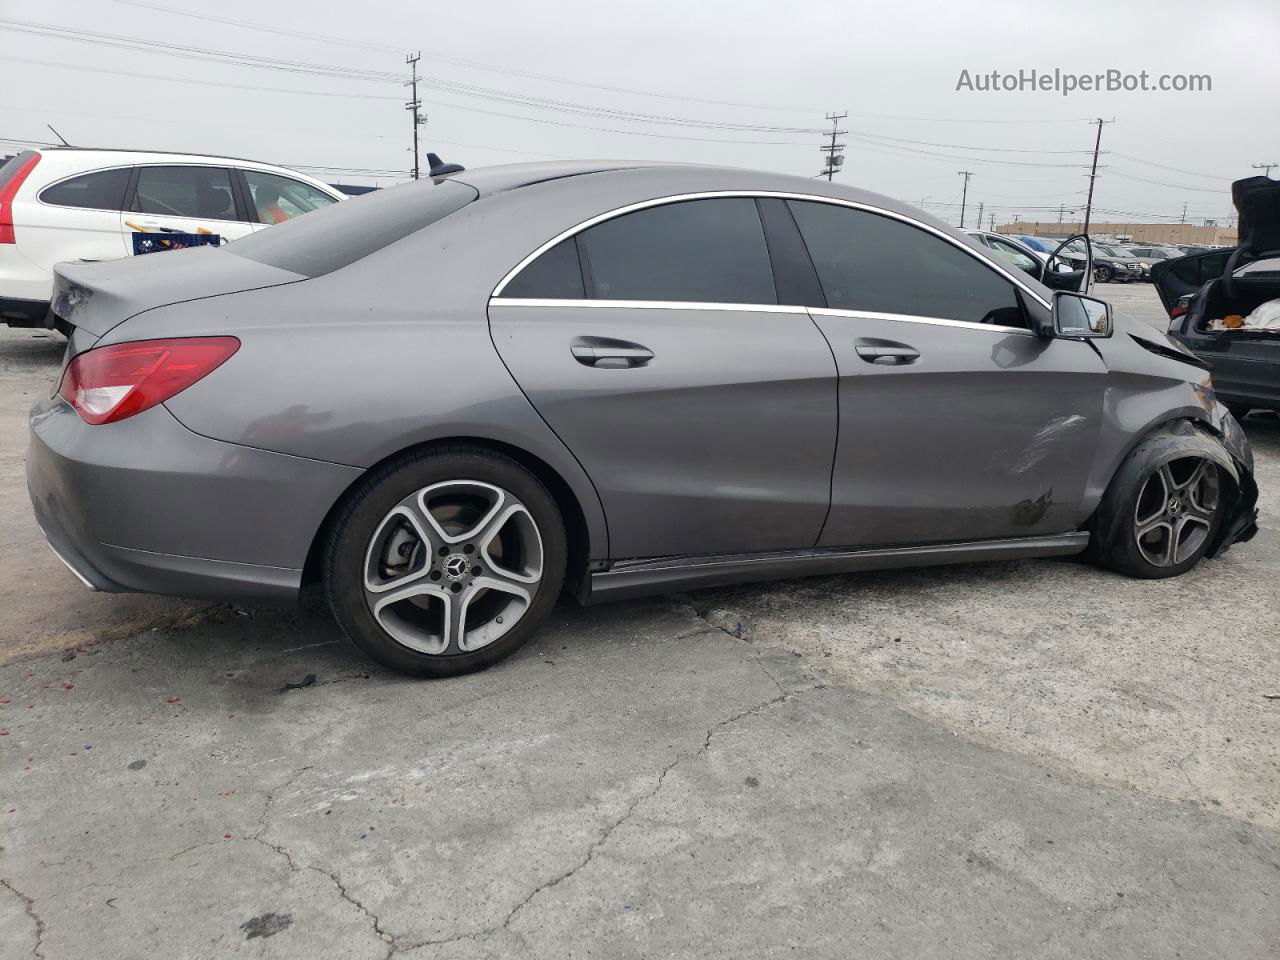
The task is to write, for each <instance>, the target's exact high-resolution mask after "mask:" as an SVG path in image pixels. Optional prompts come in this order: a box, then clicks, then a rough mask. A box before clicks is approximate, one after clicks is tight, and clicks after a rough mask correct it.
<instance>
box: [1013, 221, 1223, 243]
mask: <svg viewBox="0 0 1280 960" xmlns="http://www.w3.org/2000/svg"><path fill="white" fill-rule="evenodd" d="M1081 227H1083V224H1081V223H1028V222H1026V221H1015V222H1014V223H1005V224H1002V225H1001V226H999V227H997V228H996V230H997V231H998V232H1000V233H1009V234H1015V235H1016V234H1026V235H1028V236H1032V237H1044V238H1045V239H1052V238H1055V237H1056V238H1058V239H1060V240H1065V239H1066V238H1067V237H1070V236H1072V235H1073V234H1077V233H1079V232H1080V229H1081ZM1089 234H1090V236H1094V237H1127V238H1129V239H1130V240H1132V241H1134V242H1135V243H1199V244H1204V245H1206V246H1211V247H1212V246H1226V247H1234V246H1235V245H1236V243H1237V234H1236V228H1235V227H1220V226H1217V225H1216V224H1213V223H1212V222H1210V224H1209V225H1208V226H1197V225H1196V224H1191V223H1096V222H1095V223H1090V224H1089Z"/></svg>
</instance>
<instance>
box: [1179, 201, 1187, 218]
mask: <svg viewBox="0 0 1280 960" xmlns="http://www.w3.org/2000/svg"><path fill="white" fill-rule="evenodd" d="M1178 219H1179V221H1180V222H1181V223H1186V222H1187V202H1186V201H1185V200H1184V201H1182V216H1181V217H1179V218H1178Z"/></svg>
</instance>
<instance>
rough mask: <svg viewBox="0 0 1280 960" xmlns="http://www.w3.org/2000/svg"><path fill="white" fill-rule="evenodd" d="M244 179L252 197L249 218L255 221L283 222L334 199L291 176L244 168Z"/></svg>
mask: <svg viewBox="0 0 1280 960" xmlns="http://www.w3.org/2000/svg"><path fill="white" fill-rule="evenodd" d="M244 179H245V181H246V182H247V183H248V184H249V196H250V198H251V199H252V200H253V210H252V211H250V217H249V219H250V220H256V221H257V222H258V223H283V222H284V221H286V220H292V219H293V218H294V217H296V216H300V215H301V214H304V213H310V212H311V211H312V210H319V209H320V208H321V207H327V206H328V205H329V204H331V203H337V202H338V201H337V200H335V199H334V198H333V197H331V196H329V195H328V194H327V193H325V192H324V191H322V190H317V189H316V188H315V187H313V186H311V184H309V183H303V182H302V181H301V180H294V179H293V178H292V177H280V176H276V175H275V174H274V173H262V172H260V171H258V170H245V171H244Z"/></svg>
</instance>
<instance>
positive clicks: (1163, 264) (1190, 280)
mask: <svg viewBox="0 0 1280 960" xmlns="http://www.w3.org/2000/svg"><path fill="white" fill-rule="evenodd" d="M1233 252H1234V251H1233V250H1211V251H1209V252H1208V253H1192V254H1189V255H1187V256H1185V257H1178V258H1177V259H1175V260H1161V261H1160V262H1159V263H1156V264H1154V265H1152V267H1151V282H1152V283H1153V284H1155V288H1156V293H1158V294H1159V295H1160V302H1161V303H1163V304H1164V309H1165V312H1166V313H1168V314H1170V315H1172V314H1173V308H1174V306H1175V305H1176V304H1177V302H1178V300H1179V299H1180V298H1182V297H1184V296H1186V295H1187V294H1191V293H1195V292H1196V291H1198V290H1199V289H1200V288H1201V287H1203V286H1204V285H1205V284H1206V283H1208V282H1209V281H1210V280H1216V279H1217V278H1218V277H1220V276H1222V272H1223V271H1224V270H1225V269H1226V267H1227V261H1228V260H1230V259H1231V254H1232V253H1233Z"/></svg>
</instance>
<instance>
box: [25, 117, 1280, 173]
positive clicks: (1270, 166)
mask: <svg viewBox="0 0 1280 960" xmlns="http://www.w3.org/2000/svg"><path fill="white" fill-rule="evenodd" d="M49 129H50V130H53V127H50V128H49ZM53 132H54V133H57V132H58V131H57V130H53ZM1276 167H1280V163H1255V164H1254V165H1253V169H1255V170H1261V171H1262V175H1263V176H1264V177H1269V176H1271V171H1272V170H1274V169H1275V168H1276Z"/></svg>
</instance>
